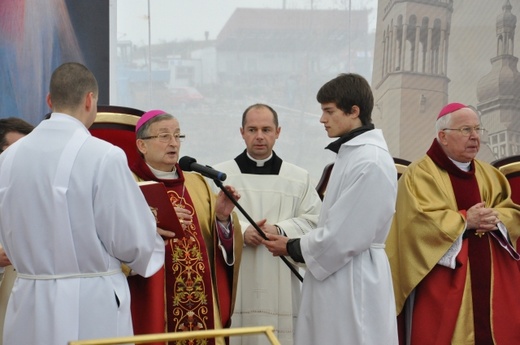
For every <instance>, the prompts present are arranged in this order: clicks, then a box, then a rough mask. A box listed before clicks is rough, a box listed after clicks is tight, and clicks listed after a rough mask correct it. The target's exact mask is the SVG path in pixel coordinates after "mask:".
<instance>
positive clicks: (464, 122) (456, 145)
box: [439, 108, 480, 163]
mask: <svg viewBox="0 0 520 345" xmlns="http://www.w3.org/2000/svg"><path fill="white" fill-rule="evenodd" d="M449 126H450V127H449V129H445V130H441V131H440V132H439V139H440V141H439V142H440V144H441V146H442V147H443V149H444V152H445V153H446V155H447V156H448V157H450V158H451V159H453V160H455V161H457V162H461V163H467V162H471V160H473V159H474V158H475V156H476V155H477V153H478V151H479V149H480V134H479V132H477V131H476V130H472V131H471V133H470V134H469V135H464V134H463V133H462V132H461V131H460V130H458V129H460V128H463V127H470V128H477V127H479V126H480V121H479V118H478V115H477V114H476V113H475V112H474V111H473V110H472V109H470V108H462V109H460V110H457V111H455V112H453V113H452V114H451V121H450V124H449Z"/></svg>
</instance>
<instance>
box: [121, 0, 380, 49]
mask: <svg viewBox="0 0 520 345" xmlns="http://www.w3.org/2000/svg"><path fill="white" fill-rule="evenodd" d="M284 5H285V7H286V8H287V9H310V8H311V6H312V7H313V8H315V9H349V7H350V8H351V9H352V10H356V9H374V11H372V13H371V19H370V21H371V22H373V23H374V25H373V29H375V20H376V11H375V8H376V7H377V0H219V1H215V0H189V1H186V0H116V8H117V39H118V40H130V41H132V42H133V44H135V45H137V46H143V45H147V44H148V41H149V39H150V41H151V44H157V43H163V42H170V41H185V40H190V39H191V40H203V39H204V38H205V32H206V31H207V32H208V33H209V39H216V37H217V35H218V33H219V32H220V30H221V29H222V27H223V26H224V24H225V23H226V21H227V20H228V19H229V17H230V16H231V15H232V14H233V12H234V10H235V9H236V8H237V7H243V8H283V6H284ZM148 9H150V18H151V20H150V23H151V24H150V27H151V34H150V35H149V34H148V20H147V19H148Z"/></svg>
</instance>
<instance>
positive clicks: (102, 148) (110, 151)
mask: <svg viewBox="0 0 520 345" xmlns="http://www.w3.org/2000/svg"><path fill="white" fill-rule="evenodd" d="M86 148H87V149H88V151H89V152H90V154H95V153H97V154H99V155H100V156H105V155H110V156H124V157H126V154H125V152H124V150H123V149H122V148H120V147H119V146H116V145H114V144H111V143H109V142H108V141H105V140H103V139H99V138H96V137H94V136H90V137H89V139H88V141H87V145H86Z"/></svg>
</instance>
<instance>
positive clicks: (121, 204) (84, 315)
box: [0, 113, 164, 345]
mask: <svg viewBox="0 0 520 345" xmlns="http://www.w3.org/2000/svg"><path fill="white" fill-rule="evenodd" d="M0 242H1V243H2V244H3V245H4V247H5V250H6V253H7V255H8V257H9V258H10V260H11V262H12V264H13V266H14V267H15V268H16V271H17V273H18V278H17V279H16V281H15V283H14V287H13V290H12V294H11V297H10V299H9V304H8V307H7V314H6V319H5V326H4V345H20V344H49V345H51V344H52V345H66V344H67V342H68V341H71V340H77V339H89V338H102V337H116V336H127V335H132V333H133V331H132V323H131V322H132V321H131V317H130V292H129V289H128V285H127V281H126V277H125V275H124V274H123V273H122V272H121V268H120V267H121V262H124V263H126V264H127V265H128V266H130V267H131V268H132V269H133V270H134V271H136V272H137V273H138V274H140V275H143V276H150V275H152V274H153V273H155V272H156V271H157V270H158V269H159V268H160V267H162V265H163V264H164V243H163V241H162V240H161V238H160V236H159V235H158V234H157V233H156V224H155V219H154V217H153V215H152V214H151V212H150V210H149V208H148V205H147V203H146V201H145V199H144V197H143V195H142V193H141V191H140V189H139V187H138V186H137V184H136V183H135V181H134V179H133V177H132V174H131V172H130V170H129V169H128V166H127V160H126V156H125V154H124V152H123V151H122V150H121V149H120V148H117V147H115V146H113V145H111V144H109V143H107V142H105V141H103V140H100V139H97V138H94V137H92V136H91V135H90V133H89V132H88V130H87V129H86V128H85V126H84V125H83V124H82V123H81V122H79V121H78V120H77V119H75V118H73V117H71V116H68V115H65V114H56V113H55V114H53V115H52V117H51V118H50V119H49V120H44V121H42V122H41V123H40V125H39V126H37V127H36V128H35V129H34V131H33V132H32V133H31V134H29V135H27V136H26V137H24V138H22V139H20V140H18V141H17V142H16V143H14V144H13V145H11V146H10V147H9V148H8V149H7V150H6V151H5V152H4V153H3V154H2V155H1V156H0Z"/></svg>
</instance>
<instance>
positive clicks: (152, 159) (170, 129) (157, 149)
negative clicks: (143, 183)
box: [137, 119, 181, 171]
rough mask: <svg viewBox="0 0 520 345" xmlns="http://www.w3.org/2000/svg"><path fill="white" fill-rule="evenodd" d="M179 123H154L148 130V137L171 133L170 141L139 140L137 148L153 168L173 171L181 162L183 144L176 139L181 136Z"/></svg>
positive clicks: (174, 120)
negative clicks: (178, 162)
mask: <svg viewBox="0 0 520 345" xmlns="http://www.w3.org/2000/svg"><path fill="white" fill-rule="evenodd" d="M180 132H181V130H180V127H179V121H177V119H167V120H161V121H158V122H155V123H152V124H151V125H150V127H149V128H148V133H147V134H146V136H147V137H155V136H157V135H159V134H161V133H171V134H173V135H171V136H170V137H171V139H170V140H169V141H163V140H164V139H160V138H150V139H137V148H138V149H139V151H140V152H141V153H142V154H143V157H144V160H145V162H146V163H148V164H149V165H150V166H151V167H152V168H154V169H157V170H160V171H172V170H173V168H174V167H175V164H176V163H177V161H178V160H179V154H180V148H181V142H180V140H177V139H176V135H178V134H180Z"/></svg>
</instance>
